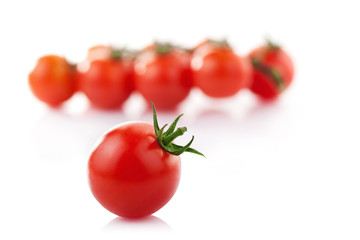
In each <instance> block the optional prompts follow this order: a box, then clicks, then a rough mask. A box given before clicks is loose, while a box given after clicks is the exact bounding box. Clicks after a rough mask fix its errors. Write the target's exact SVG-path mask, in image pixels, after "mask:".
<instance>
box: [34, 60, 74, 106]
mask: <svg viewBox="0 0 360 240" xmlns="http://www.w3.org/2000/svg"><path fill="white" fill-rule="evenodd" d="M74 69H75V67H73V66H71V65H70V64H69V63H68V62H67V60H66V59H65V58H63V57H60V56H56V55H47V56H43V57H41V58H40V59H39V60H38V61H37V64H36V66H35V68H34V69H33V71H32V72H31V73H30V74H29V79H28V80H29V85H30V89H31V91H32V92H33V94H34V95H35V96H36V97H37V98H38V99H39V100H41V101H43V102H45V103H47V104H49V105H50V106H54V107H56V106H58V105H60V104H61V103H63V102H65V101H66V100H68V99H69V98H70V97H71V96H72V95H73V94H74V93H75V90H76V86H75V85H76V84H75V80H74V79H75V77H74V74H75V70H74Z"/></svg>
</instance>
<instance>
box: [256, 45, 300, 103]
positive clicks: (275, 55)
mask: <svg viewBox="0 0 360 240" xmlns="http://www.w3.org/2000/svg"><path fill="white" fill-rule="evenodd" d="M249 59H256V60H258V61H259V62H260V63H261V64H262V65H264V66H266V67H268V68H270V69H272V70H274V71H276V72H277V73H278V74H279V76H280V77H281V79H282V81H283V83H284V88H283V89H282V90H280V89H279V88H278V87H277V85H276V83H275V82H274V80H273V79H272V78H271V77H270V76H268V75H267V74H265V73H263V72H262V71H260V70H258V69H256V68H253V74H252V79H253V81H252V84H251V85H250V90H251V91H252V92H254V93H255V94H257V95H258V96H259V97H261V98H263V99H264V100H272V99H275V98H276V97H277V96H278V95H279V94H281V93H282V92H283V91H284V90H285V89H286V88H288V87H289V85H290V84H291V82H292V80H293V77H294V65H293V62H292V60H291V58H290V56H289V55H288V54H287V53H286V52H285V51H284V50H283V49H281V48H278V49H274V48H271V47H269V46H261V47H259V48H257V49H255V50H253V51H252V52H251V53H250V54H249Z"/></svg>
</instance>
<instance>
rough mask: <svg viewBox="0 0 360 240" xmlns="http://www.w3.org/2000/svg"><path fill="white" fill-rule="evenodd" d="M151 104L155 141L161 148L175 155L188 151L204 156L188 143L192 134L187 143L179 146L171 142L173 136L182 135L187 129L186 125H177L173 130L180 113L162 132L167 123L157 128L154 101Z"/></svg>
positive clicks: (173, 138) (192, 139)
mask: <svg viewBox="0 0 360 240" xmlns="http://www.w3.org/2000/svg"><path fill="white" fill-rule="evenodd" d="M151 104H152V107H153V120H154V129H155V135H156V141H157V142H158V144H159V145H160V146H161V148H162V149H164V150H165V151H167V152H168V153H170V154H173V155H176V156H179V155H180V154H182V153H184V152H190V153H195V154H198V155H201V156H203V157H205V156H204V154H202V153H201V152H199V151H197V150H195V149H193V148H191V147H190V145H191V144H192V142H193V141H194V136H192V138H191V140H190V142H189V143H188V144H186V145H185V146H179V145H176V144H175V143H173V141H174V140H175V138H177V137H179V136H181V135H183V134H184V133H185V132H186V131H187V128H186V127H179V128H177V129H176V130H175V128H176V124H177V123H178V121H179V119H180V118H181V116H182V114H181V115H180V116H178V117H177V118H176V119H175V120H174V122H173V123H172V124H171V125H170V126H169V128H168V129H167V130H166V131H165V132H164V130H165V127H166V126H167V124H165V125H164V126H163V127H162V128H161V129H160V128H159V124H158V121H157V115H156V111H155V106H154V103H152V102H151Z"/></svg>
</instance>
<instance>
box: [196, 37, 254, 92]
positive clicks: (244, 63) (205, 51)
mask: <svg viewBox="0 0 360 240" xmlns="http://www.w3.org/2000/svg"><path fill="white" fill-rule="evenodd" d="M192 69H193V74H194V85H195V86H197V87H199V88H200V89H201V90H202V91H203V92H204V93H205V94H206V95H208V96H210V97H214V98H224V97H230V96H233V95H235V94H236V93H237V92H238V91H239V90H240V89H243V88H245V87H247V86H248V85H249V83H250V80H251V75H250V74H251V65H250V62H249V61H248V59H245V58H242V57H239V56H237V55H236V54H235V53H234V52H233V51H232V49H231V48H229V47H215V46H214V47H212V46H210V45H209V44H208V43H202V44H201V45H200V46H199V47H198V48H197V49H196V51H195V52H194V57H193V59H192Z"/></svg>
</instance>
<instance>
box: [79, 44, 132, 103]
mask: <svg viewBox="0 0 360 240" xmlns="http://www.w3.org/2000/svg"><path fill="white" fill-rule="evenodd" d="M79 71H80V73H79V74H78V88H79V90H80V91H82V92H83V93H84V94H85V95H86V96H87V98H88V99H89V101H90V102H91V104H92V105H93V106H95V107H98V108H103V109H113V108H118V107H120V106H121V105H122V104H123V103H124V102H125V101H126V99H127V98H128V97H129V96H130V94H131V93H132V91H133V59H131V58H124V57H123V56H122V51H117V50H115V49H113V48H111V47H107V46H97V47H94V48H91V49H90V50H89V53H88V57H87V59H86V61H85V62H83V64H82V65H81V67H79Z"/></svg>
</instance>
